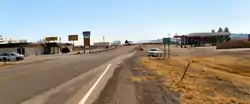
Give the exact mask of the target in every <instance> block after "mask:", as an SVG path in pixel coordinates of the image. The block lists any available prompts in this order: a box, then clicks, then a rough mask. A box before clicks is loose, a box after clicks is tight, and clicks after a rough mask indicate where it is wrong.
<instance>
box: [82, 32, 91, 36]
mask: <svg viewBox="0 0 250 104" xmlns="http://www.w3.org/2000/svg"><path fill="white" fill-rule="evenodd" d="M82 34H83V36H90V35H91V33H90V31H83V32H82Z"/></svg>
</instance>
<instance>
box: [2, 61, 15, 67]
mask: <svg viewBox="0 0 250 104" xmlns="http://www.w3.org/2000/svg"><path fill="white" fill-rule="evenodd" d="M14 64H15V63H13V62H0V68H2V67H6V66H9V65H14Z"/></svg>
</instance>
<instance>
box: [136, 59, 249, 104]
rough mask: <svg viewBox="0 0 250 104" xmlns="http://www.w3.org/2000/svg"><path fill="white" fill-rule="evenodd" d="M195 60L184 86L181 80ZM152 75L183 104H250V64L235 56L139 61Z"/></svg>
mask: <svg viewBox="0 0 250 104" xmlns="http://www.w3.org/2000/svg"><path fill="white" fill-rule="evenodd" d="M189 60H193V62H192V63H191V66H190V67H189V69H188V72H187V74H186V76H185V78H184V80H183V81H182V82H180V79H181V76H182V74H183V71H184V67H185V66H186V65H187V63H188V61H189ZM140 62H141V64H143V65H144V66H145V67H146V68H145V69H147V70H149V71H151V72H153V73H155V74H157V75H158V76H163V77H165V82H163V85H166V86H167V87H168V88H170V89H171V90H174V91H177V92H179V93H181V95H182V97H181V102H182V103H183V104H250V82H249V80H250V77H249V76H250V69H249V68H250V64H249V63H250V61H249V60H247V59H240V58H238V57H232V56H215V57H210V58H200V57H185V56H182V57H180V56H173V57H172V58H171V60H165V61H164V60H159V59H151V61H150V62H149V60H148V58H147V57H142V58H141V59H140Z"/></svg>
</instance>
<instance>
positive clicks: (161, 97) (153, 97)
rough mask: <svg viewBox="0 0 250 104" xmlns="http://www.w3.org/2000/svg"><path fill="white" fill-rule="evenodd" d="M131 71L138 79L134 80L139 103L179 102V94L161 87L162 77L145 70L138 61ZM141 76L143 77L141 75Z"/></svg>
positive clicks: (175, 103) (173, 103)
mask: <svg viewBox="0 0 250 104" xmlns="http://www.w3.org/2000/svg"><path fill="white" fill-rule="evenodd" d="M133 68H134V69H132V70H133V73H134V75H135V76H138V77H139V79H142V80H140V81H136V82H135V83H136V89H137V94H139V95H138V96H139V98H138V100H139V103H140V104H179V103H180V102H179V99H178V98H179V95H178V94H177V93H175V92H174V91H170V90H169V89H168V88H166V87H163V83H162V82H163V78H161V76H157V75H155V74H153V73H151V72H149V71H147V70H144V69H143V68H144V67H142V66H140V63H135V66H134V67H133ZM141 76H143V77H141Z"/></svg>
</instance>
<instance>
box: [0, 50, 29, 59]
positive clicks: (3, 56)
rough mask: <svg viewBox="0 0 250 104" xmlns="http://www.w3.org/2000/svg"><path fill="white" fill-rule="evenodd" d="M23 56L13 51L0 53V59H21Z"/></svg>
mask: <svg viewBox="0 0 250 104" xmlns="http://www.w3.org/2000/svg"><path fill="white" fill-rule="evenodd" d="M23 59H24V56H23V55H21V54H18V53H15V52H11V53H2V54H1V55H0V60H1V61H14V60H16V61H19V60H23Z"/></svg>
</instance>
